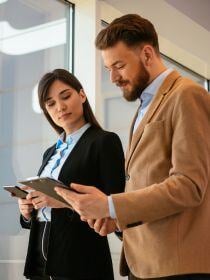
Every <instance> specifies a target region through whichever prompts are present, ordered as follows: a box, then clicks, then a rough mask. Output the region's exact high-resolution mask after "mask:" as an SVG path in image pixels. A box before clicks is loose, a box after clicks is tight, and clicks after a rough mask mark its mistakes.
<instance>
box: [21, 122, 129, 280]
mask: <svg viewBox="0 0 210 280" xmlns="http://www.w3.org/2000/svg"><path fill="white" fill-rule="evenodd" d="M54 151H55V145H54V146H53V147H51V148H49V149H48V150H47V151H46V152H45V153H44V157H43V163H42V166H41V168H40V170H39V172H38V175H39V174H40V173H41V172H42V170H43V168H44V167H45V165H46V164H47V162H48V160H49V159H50V157H51V156H52V155H53V153H54ZM58 179H59V180H61V181H62V182H63V183H65V184H66V185H69V184H70V183H71V182H75V183H79V184H84V185H90V186H96V187H97V188H99V189H100V190H102V191H103V192H105V193H106V194H111V193H118V192H123V191H124V180H125V175H124V154H123V150H122V145H121V142H120V139H119V137H118V136H117V135H116V134H114V133H112V132H107V131H104V130H101V129H99V128H94V127H90V128H88V129H87V130H86V131H85V133H84V134H83V135H82V137H81V138H80V139H79V141H78V142H77V144H76V145H75V147H74V149H73V150H72V152H71V153H70V155H69V156H68V158H67V160H66V161H65V163H64V165H63V167H62V169H61V172H60V175H59V178H58ZM36 224H37V222H36V218H35V217H33V218H32V219H31V223H30V225H29V224H28V223H25V222H24V221H23V219H21V225H22V226H23V227H24V228H30V229H31V232H30V238H29V246H28V253H27V257H26V263H25V271H24V275H25V276H26V277H30V276H32V275H33V250H34V246H33V243H34V241H33V240H34V238H35V234H36ZM46 274H48V275H52V276H60V277H72V278H76V279H77V278H78V279H85V278H89V279H91V278H96V279H102V276H103V277H104V278H103V279H107V280H108V279H113V268H112V261H111V255H110V250H109V245H108V241H107V238H106V237H101V236H99V235H98V234H97V233H95V232H94V230H93V229H91V228H90V227H89V226H88V224H87V223H85V222H82V221H81V220H80V217H79V215H78V214H77V213H75V212H74V213H73V212H72V211H71V210H70V209H67V208H62V209H52V212H51V229H50V235H49V245H48V254H47V263H46Z"/></svg>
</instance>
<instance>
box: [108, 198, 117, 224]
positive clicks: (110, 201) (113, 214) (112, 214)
mask: <svg viewBox="0 0 210 280" xmlns="http://www.w3.org/2000/svg"><path fill="white" fill-rule="evenodd" d="M108 205H109V215H110V217H111V218H112V219H116V218H117V215H116V212H115V208H114V203H113V199H112V197H111V195H110V196H108Z"/></svg>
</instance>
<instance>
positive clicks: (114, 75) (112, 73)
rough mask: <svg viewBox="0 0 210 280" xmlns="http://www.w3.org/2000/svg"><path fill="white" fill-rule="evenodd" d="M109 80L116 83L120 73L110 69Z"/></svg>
mask: <svg viewBox="0 0 210 280" xmlns="http://www.w3.org/2000/svg"><path fill="white" fill-rule="evenodd" d="M110 80H111V82H112V83H116V82H118V81H119V80H120V75H119V73H118V72H117V71H114V70H111V71H110Z"/></svg>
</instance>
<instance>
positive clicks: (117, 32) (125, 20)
mask: <svg viewBox="0 0 210 280" xmlns="http://www.w3.org/2000/svg"><path fill="white" fill-rule="evenodd" d="M120 41H121V42H123V43H125V44H126V45H127V46H128V47H135V46H137V45H139V44H144V43H146V44H150V45H151V46H153V48H154V49H155V51H156V53H157V54H159V43H158V35H157V33H156V31H155V28H154V26H153V24H152V23H151V22H150V21H149V20H147V19H145V18H143V17H141V16H139V15H137V14H128V15H124V16H122V17H119V18H116V19H115V20H113V21H112V22H111V23H110V24H109V25H108V26H107V27H106V28H104V29H103V30H101V32H100V33H99V34H98V36H97V37H96V41H95V45H96V48H97V49H99V50H105V49H107V48H110V47H113V46H114V45H116V44H117V43H118V42H120Z"/></svg>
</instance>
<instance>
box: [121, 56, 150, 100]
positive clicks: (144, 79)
mask: <svg viewBox="0 0 210 280" xmlns="http://www.w3.org/2000/svg"><path fill="white" fill-rule="evenodd" d="M149 79H150V76H149V73H148V71H147V70H146V68H145V66H144V65H143V63H142V62H141V61H140V64H139V72H138V73H137V75H136V78H135V80H134V81H133V87H132V89H131V90H130V91H129V90H126V89H123V97H124V98H125V99H126V100H127V101H136V99H138V98H139V97H140V95H141V93H142V91H143V90H144V89H145V88H146V87H147V86H148V82H149ZM123 83H130V82H129V81H128V80H121V81H119V82H118V83H117V85H118V86H120V85H122V84H123Z"/></svg>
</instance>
